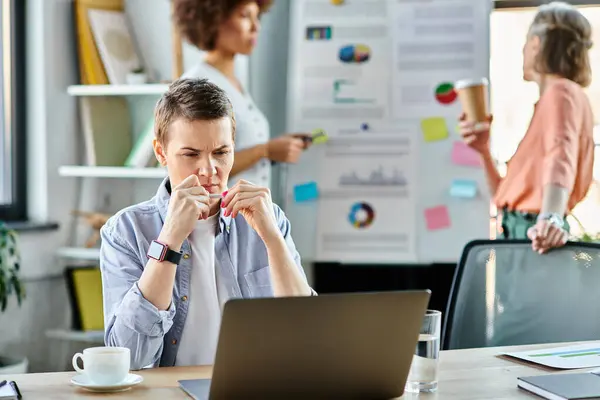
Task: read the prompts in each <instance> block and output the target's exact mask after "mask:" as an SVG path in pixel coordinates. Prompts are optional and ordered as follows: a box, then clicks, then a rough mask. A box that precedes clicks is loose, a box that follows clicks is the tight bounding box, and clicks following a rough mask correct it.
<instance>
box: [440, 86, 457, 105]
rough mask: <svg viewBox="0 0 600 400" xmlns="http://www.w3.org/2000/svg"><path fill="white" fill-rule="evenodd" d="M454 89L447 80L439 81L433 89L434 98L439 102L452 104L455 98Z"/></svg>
mask: <svg viewBox="0 0 600 400" xmlns="http://www.w3.org/2000/svg"><path fill="white" fill-rule="evenodd" d="M456 96H457V95H456V90H454V85H452V84H451V83H449V82H444V83H440V84H439V85H438V87H437V88H436V89H435V98H436V100H437V101H438V102H439V103H441V104H452V103H454V100H456Z"/></svg>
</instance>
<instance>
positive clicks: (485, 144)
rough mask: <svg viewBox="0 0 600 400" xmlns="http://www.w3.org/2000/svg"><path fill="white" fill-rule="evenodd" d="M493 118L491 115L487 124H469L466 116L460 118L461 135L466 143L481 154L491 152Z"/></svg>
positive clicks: (462, 115)
mask: <svg viewBox="0 0 600 400" xmlns="http://www.w3.org/2000/svg"><path fill="white" fill-rule="evenodd" d="M492 120H493V117H492V116H491V115H490V116H489V117H488V121H486V122H469V121H467V120H466V116H465V114H464V113H463V114H461V116H460V118H459V129H460V135H461V136H462V138H463V140H464V142H465V143H466V144H468V145H469V147H471V148H472V149H474V150H475V151H477V152H478V153H480V154H483V153H485V152H487V151H489V150H490V126H491V124H492Z"/></svg>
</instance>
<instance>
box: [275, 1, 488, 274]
mask: <svg viewBox="0 0 600 400" xmlns="http://www.w3.org/2000/svg"><path fill="white" fill-rule="evenodd" d="M491 10H492V2H491V1H483V0H419V1H415V0H337V1H336V0H295V1H294V2H292V6H291V9H290V21H291V26H290V47H289V51H290V53H289V66H288V98H287V107H288V110H287V129H288V131H289V132H302V131H312V130H314V129H323V130H325V131H326V132H327V134H328V137H329V141H328V142H327V143H325V144H319V145H313V146H312V148H311V149H310V150H308V151H307V152H305V154H304V155H303V157H302V159H301V162H300V163H298V164H295V165H290V166H287V167H286V171H285V174H284V178H283V179H284V187H285V204H284V207H285V211H286V214H287V216H288V218H289V219H290V221H291V223H292V230H293V236H294V239H295V241H296V245H297V247H298V250H299V252H300V254H301V256H302V257H303V258H304V259H307V260H311V261H316V262H338V261H339V262H343V263H433V262H456V261H457V260H458V259H459V257H460V254H461V252H462V249H463V247H464V245H465V244H466V243H467V242H468V241H470V240H472V239H481V238H489V229H490V197H489V192H488V189H487V186H486V182H485V177H484V171H483V169H482V168H481V166H480V165H477V162H478V157H477V156H476V155H475V156H474V154H473V153H472V152H469V149H468V148H465V146H464V145H463V144H462V143H461V140H460V136H459V134H458V132H457V129H456V126H457V116H458V115H459V113H460V105H459V103H458V100H456V99H455V93H454V91H453V90H452V87H451V86H448V85H447V84H448V83H449V84H452V83H453V82H455V81H457V80H459V79H464V78H478V77H488V76H489V58H490V54H489V53H490V52H489V15H490V12H491ZM311 182H314V184H315V185H316V187H318V197H316V198H313V199H309V200H306V199H301V198H300V197H298V193H300V192H299V190H301V189H302V188H303V187H305V186H306V185H307V184H308V183H311Z"/></svg>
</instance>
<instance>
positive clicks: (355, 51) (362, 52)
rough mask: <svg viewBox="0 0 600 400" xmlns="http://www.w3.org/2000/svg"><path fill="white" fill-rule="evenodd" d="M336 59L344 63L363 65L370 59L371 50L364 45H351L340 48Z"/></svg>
mask: <svg viewBox="0 0 600 400" xmlns="http://www.w3.org/2000/svg"><path fill="white" fill-rule="evenodd" d="M338 57H339V59H340V61H341V62H344V63H357V64H359V63H364V62H366V61H368V60H369V58H370V57H371V49H370V48H369V46H367V45H364V44H351V45H347V46H343V47H342V48H340V52H339V54H338Z"/></svg>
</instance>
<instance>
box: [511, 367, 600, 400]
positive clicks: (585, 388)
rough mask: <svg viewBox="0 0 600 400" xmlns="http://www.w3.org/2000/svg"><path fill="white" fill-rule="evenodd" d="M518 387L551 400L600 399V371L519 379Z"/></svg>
mask: <svg viewBox="0 0 600 400" xmlns="http://www.w3.org/2000/svg"><path fill="white" fill-rule="evenodd" d="M517 385H518V386H519V387H520V388H522V389H525V390H527V391H529V392H531V393H534V394H536V395H538V396H540V397H543V398H545V399H549V400H591V399H600V370H598V369H596V370H594V371H590V372H581V373H571V374H550V375H538V376H526V377H519V378H517Z"/></svg>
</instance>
